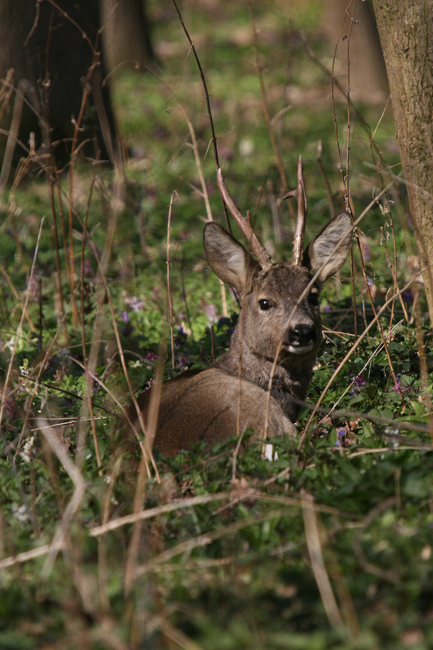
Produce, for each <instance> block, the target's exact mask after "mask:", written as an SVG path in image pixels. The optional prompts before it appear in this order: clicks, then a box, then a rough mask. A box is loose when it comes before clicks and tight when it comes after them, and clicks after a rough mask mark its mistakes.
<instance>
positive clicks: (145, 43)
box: [99, 0, 154, 72]
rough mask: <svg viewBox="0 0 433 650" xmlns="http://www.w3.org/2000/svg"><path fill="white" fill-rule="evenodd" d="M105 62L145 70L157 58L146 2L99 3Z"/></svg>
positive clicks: (108, 65) (104, 0)
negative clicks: (151, 36)
mask: <svg viewBox="0 0 433 650" xmlns="http://www.w3.org/2000/svg"><path fill="white" fill-rule="evenodd" d="M99 6H100V12H101V24H102V25H103V27H104V31H103V33H102V41H103V45H104V61H105V65H106V68H107V69H108V71H109V72H111V71H112V70H114V69H115V68H117V67H120V66H122V67H126V68H130V69H131V68H132V69H135V70H137V69H144V68H145V67H146V66H148V65H149V63H150V62H151V61H152V60H153V58H154V53H153V49H152V44H151V41H150V28H149V23H148V20H147V17H146V4H145V3H144V2H143V0H121V1H119V0H99Z"/></svg>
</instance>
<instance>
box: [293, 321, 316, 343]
mask: <svg viewBox="0 0 433 650" xmlns="http://www.w3.org/2000/svg"><path fill="white" fill-rule="evenodd" d="M315 340H316V331H315V329H314V327H311V325H296V326H295V327H293V328H291V329H290V331H289V341H288V342H289V345H293V346H295V347H304V346H306V345H310V344H311V343H314V341H315Z"/></svg>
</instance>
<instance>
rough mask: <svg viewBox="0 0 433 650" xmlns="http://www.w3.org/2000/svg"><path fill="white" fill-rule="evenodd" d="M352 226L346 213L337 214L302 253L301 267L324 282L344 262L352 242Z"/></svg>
mask: <svg viewBox="0 0 433 650" xmlns="http://www.w3.org/2000/svg"><path fill="white" fill-rule="evenodd" d="M352 231H353V224H352V219H351V217H350V214H349V213H348V212H339V213H338V214H337V215H336V216H335V217H334V218H333V219H331V221H330V222H329V223H328V224H327V225H326V226H325V227H324V228H323V230H322V231H321V232H320V233H319V234H318V235H317V237H316V238H315V239H313V241H312V242H311V243H310V244H309V245H308V246H307V248H306V249H305V251H304V258H303V266H305V267H307V268H308V269H310V270H311V272H312V273H313V274H315V273H317V271H319V270H320V273H319V280H320V282H325V280H327V279H328V278H329V277H330V276H331V275H333V274H334V273H336V272H337V271H338V270H339V269H340V268H341V267H342V266H343V264H344V262H345V261H346V257H347V256H348V254H349V250H350V244H351V240H352Z"/></svg>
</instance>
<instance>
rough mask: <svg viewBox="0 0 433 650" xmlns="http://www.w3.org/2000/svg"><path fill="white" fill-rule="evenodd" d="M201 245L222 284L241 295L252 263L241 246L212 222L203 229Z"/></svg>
mask: <svg viewBox="0 0 433 650" xmlns="http://www.w3.org/2000/svg"><path fill="white" fill-rule="evenodd" d="M203 244H204V252H205V255H206V259H207V261H208V264H209V266H210V267H211V269H212V270H213V271H214V272H215V273H216V274H217V276H218V277H219V278H220V279H221V280H222V281H223V282H226V283H227V284H228V285H230V286H231V287H234V288H235V289H236V291H238V293H240V294H242V293H243V292H244V290H245V287H246V283H247V276H248V268H249V266H251V263H252V260H251V259H250V260H248V253H247V251H246V250H245V248H244V247H243V246H242V244H239V242H237V241H236V239H234V238H233V237H232V236H231V235H229V233H228V232H227V231H226V230H224V228H221V226H219V225H218V224H217V223H215V222H214V221H211V222H210V223H207V224H206V225H205V227H204V231H203Z"/></svg>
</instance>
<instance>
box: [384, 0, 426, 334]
mask: <svg viewBox="0 0 433 650" xmlns="http://www.w3.org/2000/svg"><path fill="white" fill-rule="evenodd" d="M374 8H375V12H376V20H377V25H378V28H379V34H380V38H381V42H382V49H383V53H384V56H385V62H386V69H387V72H388V79H389V85H390V89H391V97H392V105H393V110H394V118H395V124H396V136H397V142H398V147H399V150H400V156H401V162H402V166H403V172H404V176H405V180H406V184H407V193H408V197H409V205H410V210H411V216H412V221H413V224H414V229H415V236H416V240H417V245H418V250H419V253H420V256H421V260H422V265H423V267H426V266H427V265H428V264H431V262H432V261H433V163H432V161H433V117H432V116H433V0H374ZM423 279H424V285H425V291H426V296H427V302H428V306H429V313H430V321H431V322H432V323H433V269H432V267H431V266H430V267H428V268H426V269H425V270H424V271H423Z"/></svg>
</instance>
